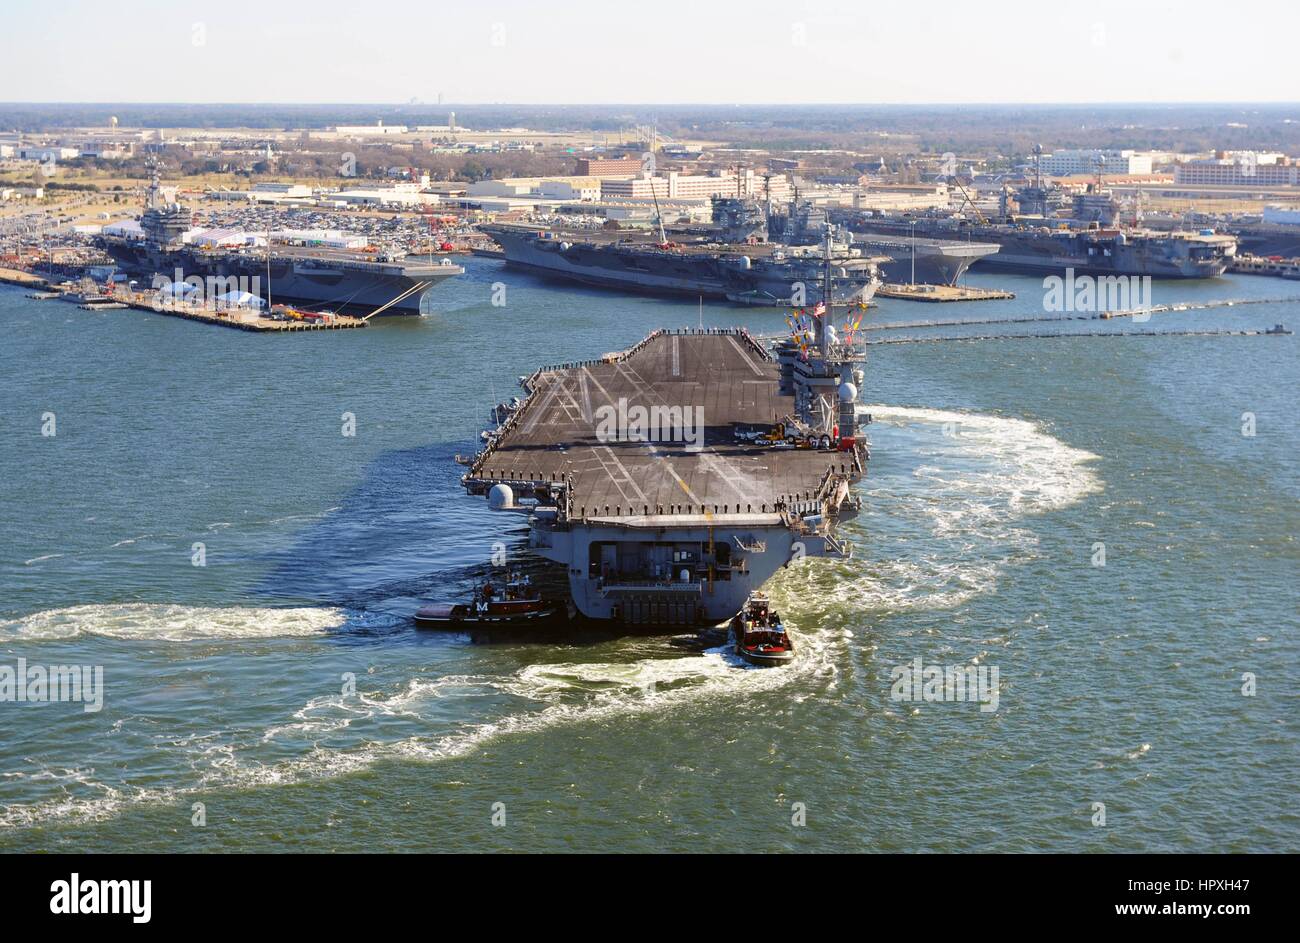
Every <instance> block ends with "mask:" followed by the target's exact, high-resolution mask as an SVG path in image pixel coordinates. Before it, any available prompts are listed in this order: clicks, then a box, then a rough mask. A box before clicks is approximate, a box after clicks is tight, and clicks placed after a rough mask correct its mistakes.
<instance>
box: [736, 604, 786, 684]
mask: <svg viewBox="0 0 1300 943" xmlns="http://www.w3.org/2000/svg"><path fill="white" fill-rule="evenodd" d="M731 633H732V636H733V638H734V639H735V645H736V654H737V655H739V656H740V657H741V658H743V659H745V661H747V662H749V663H750V664H751V665H759V666H770V665H784V664H786V663H788V662H791V661H793V660H794V642H792V641H791V640H790V636H789V634H788V633H787V632H786V631H785V626H784V625H783V624H782V622H781V617H780V616H779V615H777V614H776V611H775V610H774V609H772V608H771V605H770V604H769V603H768V599H767V595H766V594H765V593H753V594H751V595H750V597H749V599H747V600H746V601H745V608H744V609H742V610H741V611H740V614H739V615H737V616H736V617H735V618H734V619H732V620H731Z"/></svg>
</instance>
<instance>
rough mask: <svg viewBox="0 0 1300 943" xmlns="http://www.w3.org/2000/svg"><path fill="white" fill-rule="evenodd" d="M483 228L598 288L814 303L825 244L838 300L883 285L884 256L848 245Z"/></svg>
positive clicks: (520, 259)
mask: <svg viewBox="0 0 1300 943" xmlns="http://www.w3.org/2000/svg"><path fill="white" fill-rule="evenodd" d="M481 228H482V231H483V232H484V233H486V234H488V235H489V236H491V237H492V239H493V240H494V241H495V242H496V244H497V245H499V246H500V247H501V250H502V255H503V258H504V259H505V261H506V263H507V264H509V265H512V266H516V267H519V268H523V269H527V270H529V271H532V272H535V273H537V274H539V275H543V276H546V277H550V278H558V279H563V280H566V281H572V282H578V283H581V284H584V285H592V286H596V287H601V288H615V289H622V290H633V291H638V292H650V293H654V294H664V295H684V296H687V297H691V298H695V297H701V298H711V299H722V300H727V301H731V302H733V303H736V304H752V305H765V306H772V305H776V306H794V307H804V306H813V305H815V304H817V303H818V302H821V301H822V300H823V299H824V296H825V293H826V287H825V280H824V279H823V278H822V271H823V267H824V261H825V257H826V252H827V251H829V252H830V253H831V258H832V262H833V268H832V277H831V282H830V285H831V287H830V293H831V297H832V299H833V302H834V303H835V304H865V303H866V302H868V301H870V300H871V298H872V296H873V295H874V294H875V293H876V289H878V288H879V287H880V283H881V280H880V274H879V267H878V266H879V265H880V264H881V263H882V262H886V261H888V259H887V258H886V257H883V256H882V257H875V256H871V255H867V254H864V253H863V252H862V251H861V250H859V249H853V248H850V247H847V246H832V247H831V248H830V249H829V250H828V249H826V248H825V247H823V246H812V247H805V248H799V249H787V248H785V247H782V246H775V245H768V244H752V245H748V244H745V245H739V244H721V243H717V242H712V241H708V240H706V239H702V238H696V239H694V240H692V241H685V240H683V241H669V239H668V238H667V237H666V236H665V235H663V234H662V233H660V234H657V235H656V234H654V233H646V232H633V231H628V230H618V231H616V232H612V233H608V232H592V231H590V230H584V231H578V232H565V231H557V230H550V229H544V228H540V227H536V226H520V225H490V226H483V227H481Z"/></svg>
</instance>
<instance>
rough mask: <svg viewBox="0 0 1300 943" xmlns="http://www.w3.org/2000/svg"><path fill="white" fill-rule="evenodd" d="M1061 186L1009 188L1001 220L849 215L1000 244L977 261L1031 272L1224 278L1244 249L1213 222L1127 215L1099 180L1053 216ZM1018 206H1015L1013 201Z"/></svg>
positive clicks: (867, 228) (866, 226) (905, 231)
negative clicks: (1210, 225) (1185, 224)
mask: <svg viewBox="0 0 1300 943" xmlns="http://www.w3.org/2000/svg"><path fill="white" fill-rule="evenodd" d="M1057 196H1058V192H1057V191H1054V190H1053V188H1051V187H1049V186H1046V185H1044V183H1043V180H1042V175H1041V174H1040V173H1039V172H1038V171H1037V170H1035V175H1034V180H1033V182H1032V183H1031V184H1030V185H1029V186H1026V187H1022V188H1021V189H1019V190H1017V191H1015V193H1014V194H1012V193H1010V192H1008V191H1007V190H1006V189H1004V190H1003V193H1002V197H1001V201H1000V207H999V212H998V219H997V221H990V220H988V219H985V218H984V217H983V215H981V214H980V213H979V211H978V210H975V213H974V215H975V219H974V220H973V221H972V220H970V219H967V218H965V217H957V216H930V215H921V216H869V215H866V214H853V215H852V216H851V217H850V218H849V219H848V220H847V221H846V222H847V225H848V226H849V228H850V229H852V230H854V231H855V232H862V233H870V234H875V235H888V236H895V237H904V236H912V235H916V236H922V237H925V238H928V239H943V240H969V241H972V242H986V243H996V244H997V245H998V246H999V250H998V252H997V253H996V254H993V255H988V256H985V257H983V258H980V259H979V260H978V261H977V262H976V263H975V264H976V265H978V266H979V267H980V268H983V269H988V270H1000V271H1007V272H1024V273H1029V274H1042V273H1063V272H1065V271H1066V270H1067V269H1072V270H1073V271H1074V272H1075V273H1076V274H1079V275H1102V276H1106V275H1126V276H1145V275H1149V276H1151V277H1153V278H1216V277H1218V276H1219V275H1222V274H1223V273H1224V272H1225V271H1226V270H1227V268H1228V265H1229V263H1230V262H1231V261H1232V258H1233V256H1234V255H1236V252H1237V237H1236V236H1232V235H1228V234H1225V233H1218V232H1215V231H1214V230H1212V229H1200V230H1195V231H1191V230H1173V231H1160V230H1154V229H1146V228H1142V227H1141V226H1136V225H1135V226H1131V227H1124V226H1121V225H1120V222H1119V204H1118V203H1117V202H1116V201H1115V200H1114V199H1113V198H1112V197H1111V195H1110V194H1109V193H1108V192H1107V191H1106V190H1105V189H1104V188H1103V186H1102V185H1101V181H1100V177H1099V178H1098V182H1097V183H1096V184H1095V185H1094V184H1090V185H1089V186H1088V188H1087V190H1086V191H1085V192H1083V193H1079V194H1076V195H1075V196H1074V197H1073V199H1072V200H1071V201H1070V207H1069V216H1068V217H1065V218H1062V217H1059V216H1056V215H1053V201H1054V199H1055V198H1056V197H1057ZM1013 201H1014V202H1015V203H1016V209H1017V210H1018V212H1016V213H1013V212H1012V208H1011V204H1012V202H1013Z"/></svg>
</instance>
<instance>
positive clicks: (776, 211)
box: [713, 197, 1001, 285]
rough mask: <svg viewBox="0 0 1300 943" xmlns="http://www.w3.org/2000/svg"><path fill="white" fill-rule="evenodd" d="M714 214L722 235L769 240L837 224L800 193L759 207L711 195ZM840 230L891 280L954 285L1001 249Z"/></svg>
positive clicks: (805, 236)
mask: <svg viewBox="0 0 1300 943" xmlns="http://www.w3.org/2000/svg"><path fill="white" fill-rule="evenodd" d="M713 220H714V226H715V227H716V228H717V231H718V234H719V238H720V239H723V240H735V241H743V240H744V239H746V238H747V239H751V240H752V239H758V240H762V241H767V240H771V241H774V242H779V243H782V244H784V245H790V246H807V245H815V244H817V243H818V242H820V241H821V240H822V238H823V236H822V234H823V233H824V232H825V231H826V229H827V227H833V226H834V225H835V223H834V221H833V219H832V214H831V213H830V212H828V211H827V210H826V209H825V208H823V207H821V206H818V205H816V204H814V203H812V202H810V201H807V200H798V199H796V200H793V201H791V202H790V203H789V204H788V205H786V206H784V207H780V208H776V207H768V208H764V209H762V210H761V211H760V207H759V205H758V204H757V202H756V201H752V200H749V201H746V200H741V199H738V198H734V197H728V198H715V199H714V201H713ZM855 230H856V231H855ZM839 233H840V240H841V241H842V242H843V243H845V244H851V245H853V246H854V247H855V248H857V249H859V250H860V251H861V252H862V253H863V254H864V255H871V256H874V257H876V258H878V259H881V260H882V261H881V262H880V264H879V268H880V273H881V276H882V277H883V278H884V279H885V281H886V282H887V283H893V284H907V285H911V284H918V285H955V284H956V283H957V280H958V279H959V278H961V276H962V275H963V274H965V272H966V270H967V269H968V268H970V267H971V265H973V264H974V263H976V262H979V261H981V260H982V259H986V258H987V257H988V256H991V255H993V254H994V253H996V252H998V251H999V250H1000V249H1001V246H999V245H998V244H997V243H996V242H987V241H981V242H976V241H973V240H971V239H927V238H918V237H917V236H916V234H915V233H913V232H908V233H907V234H906V235H903V236H889V235H880V234H875V233H870V232H866V231H865V230H864V229H863V228H862V227H852V226H848V227H840V228H839Z"/></svg>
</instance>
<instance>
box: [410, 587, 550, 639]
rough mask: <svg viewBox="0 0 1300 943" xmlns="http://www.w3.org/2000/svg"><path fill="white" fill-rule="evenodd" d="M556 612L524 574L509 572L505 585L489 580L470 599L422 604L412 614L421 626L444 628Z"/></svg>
mask: <svg viewBox="0 0 1300 943" xmlns="http://www.w3.org/2000/svg"><path fill="white" fill-rule="evenodd" d="M554 614H555V607H554V606H553V605H551V604H549V603H547V602H545V601H544V600H543V599H542V594H541V592H540V591H539V590H537V589H535V588H534V587H533V584H532V581H531V580H529V578H528V577H527V576H518V575H512V576H511V577H510V579H508V580H507V581H506V584H505V586H499V585H497V584H494V583H493V582H492V581H491V580H488V581H486V582H484V583H483V584H481V585H480V586H478V587H476V588H475V590H474V598H473V599H471V600H470V601H469V602H465V603H456V604H453V605H450V606H449V605H445V604H440V605H433V606H424V607H422V608H420V609H418V610H417V611H416V613H415V624H416V626H417V627H418V628H421V629H443V628H448V627H451V626H461V625H521V624H523V623H526V622H536V621H538V620H541V619H545V618H547V617H548V616H552V615H554Z"/></svg>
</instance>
